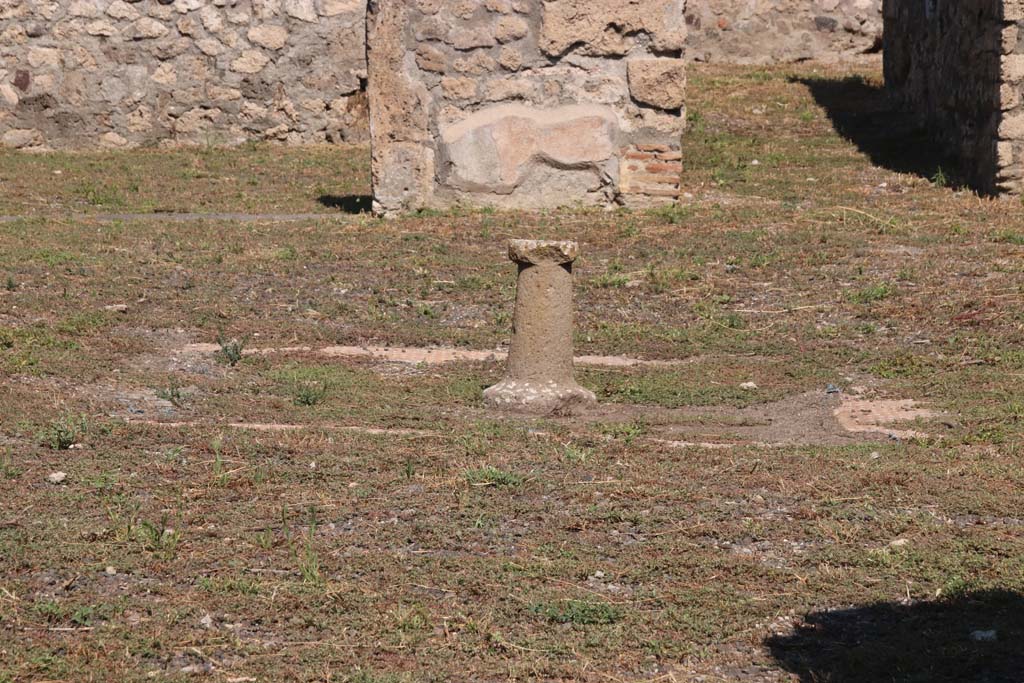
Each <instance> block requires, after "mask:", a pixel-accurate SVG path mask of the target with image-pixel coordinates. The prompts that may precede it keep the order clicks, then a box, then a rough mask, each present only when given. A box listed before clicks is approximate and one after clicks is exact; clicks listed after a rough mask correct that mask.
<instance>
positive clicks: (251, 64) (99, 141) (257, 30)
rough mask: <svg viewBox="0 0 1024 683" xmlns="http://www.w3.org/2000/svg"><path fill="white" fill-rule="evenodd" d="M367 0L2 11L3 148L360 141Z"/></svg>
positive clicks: (146, 3) (31, 2)
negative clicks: (253, 141) (269, 141)
mask: <svg viewBox="0 0 1024 683" xmlns="http://www.w3.org/2000/svg"><path fill="white" fill-rule="evenodd" d="M365 69H366V64H365V0H127V1H125V0H0V143H2V144H3V145H4V146H6V147H15V148H94V147H98V146H109V147H125V146H137V145H147V144H156V143H162V144H235V143H240V142H243V141H247V140H279V141H283V142H289V143H306V142H323V141H325V140H329V141H340V140H362V139H365V138H366V135H367V132H366V111H365V108H366V106H365V95H364V94H363V92H362V91H363V84H364V82H365V77H366V72H365Z"/></svg>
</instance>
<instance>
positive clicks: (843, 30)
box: [686, 0, 883, 64]
mask: <svg viewBox="0 0 1024 683" xmlns="http://www.w3.org/2000/svg"><path fill="white" fill-rule="evenodd" d="M686 22H687V24H689V26H690V33H689V37H688V38H687V41H686V49H687V57H688V58H690V59H694V60H697V61H704V62H729V63H739V64H770V63H774V62H793V61H799V60H805V59H819V60H835V59H840V58H844V57H850V56H853V55H858V54H864V53H868V52H877V51H879V50H880V49H881V47H882V24H883V22H882V0H688V2H687V7H686Z"/></svg>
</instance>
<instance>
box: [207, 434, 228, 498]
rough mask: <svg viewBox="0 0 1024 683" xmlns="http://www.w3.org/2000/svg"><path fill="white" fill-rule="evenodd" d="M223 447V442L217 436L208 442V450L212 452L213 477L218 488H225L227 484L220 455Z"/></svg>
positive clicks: (222, 457)
mask: <svg viewBox="0 0 1024 683" xmlns="http://www.w3.org/2000/svg"><path fill="white" fill-rule="evenodd" d="M223 446H224V440H223V439H222V438H221V437H219V436H218V437H217V438H215V439H214V440H213V441H212V442H210V448H211V450H213V476H214V481H215V482H216V483H217V485H218V486H225V485H226V484H227V483H228V472H227V470H226V469H225V467H224V455H223V453H222V451H223Z"/></svg>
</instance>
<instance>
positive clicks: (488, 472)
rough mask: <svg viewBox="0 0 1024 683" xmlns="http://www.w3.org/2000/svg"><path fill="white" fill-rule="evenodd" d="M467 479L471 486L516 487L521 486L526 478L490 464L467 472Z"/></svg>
mask: <svg viewBox="0 0 1024 683" xmlns="http://www.w3.org/2000/svg"><path fill="white" fill-rule="evenodd" d="M466 481H467V482H469V485H470V486H502V487H508V488H514V487H516V486H521V485H522V484H523V481H524V479H523V478H522V477H521V476H519V475H518V474H514V473H512V472H505V471H504V470H499V469H498V468H497V467H492V466H490V465H488V466H487V467H480V468H478V469H474V470H468V471H467V472H466Z"/></svg>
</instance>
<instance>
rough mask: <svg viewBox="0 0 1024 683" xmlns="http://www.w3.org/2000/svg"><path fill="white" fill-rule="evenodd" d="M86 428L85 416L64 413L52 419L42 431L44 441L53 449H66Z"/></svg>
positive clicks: (76, 440)
mask: <svg viewBox="0 0 1024 683" xmlns="http://www.w3.org/2000/svg"><path fill="white" fill-rule="evenodd" d="M87 429H88V423H87V422H86V419H85V416H84V415H83V416H80V417H77V418H76V417H74V416H71V415H65V416H64V417H62V418H60V419H59V420H54V421H52V422H50V424H49V425H48V426H47V427H46V429H45V430H44V432H43V441H44V443H45V444H46V445H47V446H49V447H50V448H52V449H53V450H55V451H66V450H68V449H69V448H71V447H72V446H74V445H75V444H76V443H78V440H79V439H80V438H81V437H82V435H83V434H85V432H86V431H87Z"/></svg>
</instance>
